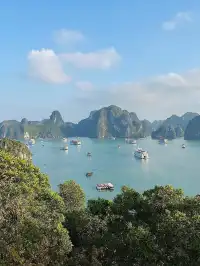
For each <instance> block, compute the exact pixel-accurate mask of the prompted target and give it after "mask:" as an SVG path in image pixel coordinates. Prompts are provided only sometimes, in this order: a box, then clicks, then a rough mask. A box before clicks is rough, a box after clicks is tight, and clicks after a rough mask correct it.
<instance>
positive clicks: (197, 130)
mask: <svg viewBox="0 0 200 266" xmlns="http://www.w3.org/2000/svg"><path fill="white" fill-rule="evenodd" d="M184 139H185V140H200V115H199V116H196V117H195V118H193V119H192V120H191V121H190V122H189V124H188V126H187V128H186V130H185V134H184Z"/></svg>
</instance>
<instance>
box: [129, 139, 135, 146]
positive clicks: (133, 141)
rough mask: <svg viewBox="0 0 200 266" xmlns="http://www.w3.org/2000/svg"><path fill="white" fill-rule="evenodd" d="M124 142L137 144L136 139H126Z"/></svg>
mask: <svg viewBox="0 0 200 266" xmlns="http://www.w3.org/2000/svg"><path fill="white" fill-rule="evenodd" d="M126 143H128V144H134V145H135V144H137V141H136V140H135V139H126Z"/></svg>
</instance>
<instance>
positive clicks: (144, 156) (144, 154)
mask: <svg viewBox="0 0 200 266" xmlns="http://www.w3.org/2000/svg"><path fill="white" fill-rule="evenodd" d="M134 156H135V157H136V158H138V159H148V158H149V154H148V152H147V151H144V150H143V149H141V148H138V149H137V150H136V151H135V152H134Z"/></svg>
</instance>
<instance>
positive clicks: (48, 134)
mask: <svg viewBox="0 0 200 266" xmlns="http://www.w3.org/2000/svg"><path fill="white" fill-rule="evenodd" d="M196 117H200V116H199V114H197V113H190V112H188V113H185V114H184V115H183V116H181V117H179V116H176V115H172V116H171V117H169V118H167V119H166V120H155V121H154V122H153V123H151V122H149V121H148V120H146V119H145V120H140V119H139V118H138V117H137V115H136V113H134V112H128V111H126V110H122V109H121V108H120V107H118V106H115V105H111V106H108V107H104V108H101V109H99V110H96V111H92V112H91V113H90V115H89V117H88V118H86V119H83V120H81V121H80V122H79V123H77V124H75V123H72V122H64V121H63V118H62V116H61V114H60V112H59V111H53V112H52V114H51V115H50V117H49V119H44V120H42V121H29V120H28V119H26V118H23V119H22V120H21V122H19V121H16V120H7V121H3V122H1V123H0V138H3V137H9V138H15V139H21V138H23V137H24V134H25V133H26V132H28V133H29V135H30V136H31V137H35V138H61V137H75V136H79V137H90V138H109V137H112V136H113V137H118V138H125V137H129V138H144V137H147V136H150V135H151V136H152V138H154V139H158V138H160V137H165V138H168V139H174V138H176V137H182V136H183V135H184V132H187V135H186V137H188V138H190V136H191V133H190V134H189V133H188V132H190V130H189V131H188V129H187V126H188V124H189V125H191V127H192V128H194V124H195V125H196V123H199V130H200V118H199V119H197V120H195V121H194V123H192V124H191V123H190V122H192V121H193V119H195V118H196ZM195 128H196V127H195ZM194 134H195V133H194ZM195 136H196V135H195ZM196 138H197V137H196ZM199 139H200V134H199Z"/></svg>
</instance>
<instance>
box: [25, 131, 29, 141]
mask: <svg viewBox="0 0 200 266" xmlns="http://www.w3.org/2000/svg"><path fill="white" fill-rule="evenodd" d="M29 138H30V136H29V134H28V132H25V133H24V139H26V140H28V139H29Z"/></svg>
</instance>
